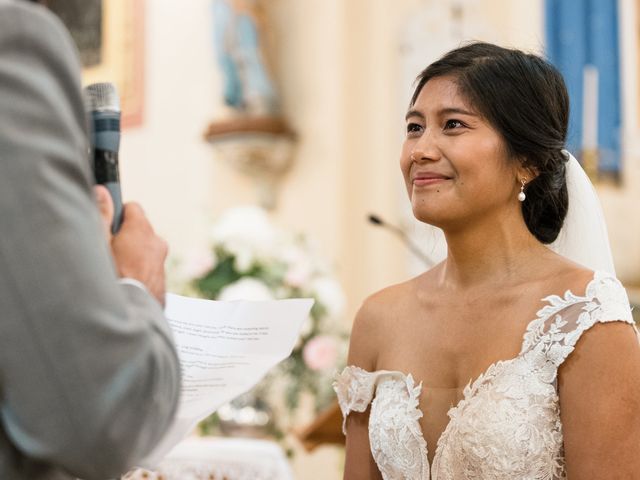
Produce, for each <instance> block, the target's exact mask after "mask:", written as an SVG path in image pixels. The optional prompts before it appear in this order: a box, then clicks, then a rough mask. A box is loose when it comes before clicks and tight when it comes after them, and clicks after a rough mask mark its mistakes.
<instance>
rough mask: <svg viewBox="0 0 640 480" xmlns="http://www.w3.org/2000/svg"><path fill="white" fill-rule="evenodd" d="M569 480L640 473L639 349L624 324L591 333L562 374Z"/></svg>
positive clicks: (601, 326) (596, 328)
mask: <svg viewBox="0 0 640 480" xmlns="http://www.w3.org/2000/svg"><path fill="white" fill-rule="evenodd" d="M559 392H560V412H561V419H562V429H563V435H564V447H565V458H566V468H567V477H568V478H569V480H587V479H594V478H599V479H614V478H619V479H627V478H628V479H631V478H638V472H639V471H640V346H639V345H638V340H637V338H636V335H635V332H634V331H633V328H632V327H631V326H630V325H628V324H625V323H622V322H615V323H613V324H611V323H609V324H596V325H594V326H593V327H592V328H591V329H589V330H588V331H586V332H585V333H584V334H583V336H582V338H580V340H579V341H578V343H577V344H576V348H575V350H574V351H573V352H572V353H571V355H570V356H569V358H568V359H567V360H566V362H565V363H564V364H563V365H562V366H561V368H560V371H559Z"/></svg>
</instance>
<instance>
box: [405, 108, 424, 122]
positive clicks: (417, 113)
mask: <svg viewBox="0 0 640 480" xmlns="http://www.w3.org/2000/svg"><path fill="white" fill-rule="evenodd" d="M411 117H418V118H420V119H422V120H424V119H425V116H424V114H423V113H422V112H420V111H418V110H415V109H411V110H409V111H408V112H407V114H406V115H405V116H404V119H405V120H409V119H410V118H411Z"/></svg>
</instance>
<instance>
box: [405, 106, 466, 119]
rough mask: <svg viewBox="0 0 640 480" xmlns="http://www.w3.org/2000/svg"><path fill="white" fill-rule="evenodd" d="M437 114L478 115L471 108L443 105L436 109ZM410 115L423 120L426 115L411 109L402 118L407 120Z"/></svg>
mask: <svg viewBox="0 0 640 480" xmlns="http://www.w3.org/2000/svg"><path fill="white" fill-rule="evenodd" d="M436 113H437V115H438V116H441V117H442V116H445V115H451V114H459V115H467V116H470V117H479V115H478V114H477V113H475V112H472V111H471V110H465V109H464V108H459V107H445V108H441V109H440V110H438V111H437V112H436ZM411 117H418V118H420V119H422V120H424V119H425V118H426V117H425V115H424V113H422V112H420V111H419V110H416V109H411V110H409V111H408V112H407V114H406V115H405V117H404V119H405V120H409V118H411Z"/></svg>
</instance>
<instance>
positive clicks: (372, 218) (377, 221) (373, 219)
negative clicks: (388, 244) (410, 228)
mask: <svg viewBox="0 0 640 480" xmlns="http://www.w3.org/2000/svg"><path fill="white" fill-rule="evenodd" d="M367 218H368V220H369V222H370V223H371V224H373V225H376V226H378V227H382V228H385V229H387V230H389V231H390V232H391V233H393V234H394V235H396V236H397V237H398V238H400V240H401V241H402V243H404V244H405V246H406V247H407V248H408V249H409V250H410V251H411V253H413V254H414V255H415V256H416V257H418V258H419V259H420V260H422V262H423V263H424V264H425V266H426V267H427V268H431V267H433V266H434V265H435V262H434V261H433V260H431V259H430V258H429V257H428V256H427V255H426V254H425V253H424V252H423V251H422V250H421V249H420V247H418V246H417V245H416V244H415V243H413V241H412V240H411V238H409V235H407V233H406V232H405V231H404V230H403V229H402V228H400V227H397V226H395V225H392V224H390V223H387V222H385V221H384V220H382V219H381V218H380V217H379V216H378V215H375V214H370V215H369V216H368V217H367Z"/></svg>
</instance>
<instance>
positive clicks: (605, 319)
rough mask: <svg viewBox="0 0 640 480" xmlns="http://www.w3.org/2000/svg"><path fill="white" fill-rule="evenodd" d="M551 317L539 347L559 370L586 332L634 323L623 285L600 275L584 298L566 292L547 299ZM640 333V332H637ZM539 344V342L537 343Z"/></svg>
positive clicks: (588, 288) (590, 284)
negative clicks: (612, 324) (602, 325)
mask: <svg viewBox="0 0 640 480" xmlns="http://www.w3.org/2000/svg"><path fill="white" fill-rule="evenodd" d="M546 300H547V301H548V302H549V305H548V306H547V307H545V309H549V310H550V312H549V313H551V315H549V316H548V317H547V319H548V320H547V321H546V322H545V323H546V325H545V326H544V327H542V326H541V327H542V328H544V329H545V333H544V334H542V335H541V337H540V343H538V347H541V344H544V345H545V347H546V348H543V350H544V351H545V352H546V358H547V360H548V361H551V362H552V363H553V364H554V365H555V366H556V367H559V366H560V365H561V364H562V363H563V362H564V361H565V360H566V359H567V358H568V357H569V355H570V354H571V353H572V352H573V350H574V349H575V346H576V344H577V343H578V340H579V339H580V337H581V336H582V334H583V333H584V332H586V331H587V330H589V329H590V328H591V327H593V326H594V325H595V324H596V323H610V322H624V323H628V324H630V325H633V326H634V328H635V323H634V321H633V317H632V315H631V308H630V305H629V299H628V297H627V293H626V291H625V289H624V287H623V286H622V284H621V283H620V282H619V281H618V280H617V279H616V278H615V277H613V276H610V275H608V274H605V273H600V272H597V273H596V274H595V277H594V279H593V280H592V281H591V282H589V285H588V286H587V289H586V293H585V296H584V297H580V296H577V295H574V294H572V293H571V292H567V293H566V294H565V296H564V298H562V297H559V296H551V297H547V299H546ZM636 333H637V329H636ZM536 343H537V342H536Z"/></svg>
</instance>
